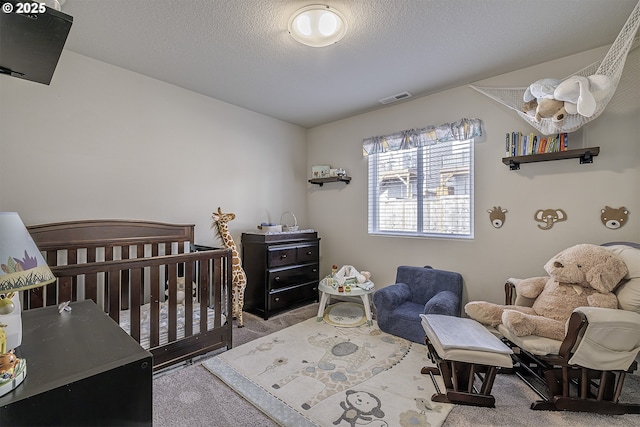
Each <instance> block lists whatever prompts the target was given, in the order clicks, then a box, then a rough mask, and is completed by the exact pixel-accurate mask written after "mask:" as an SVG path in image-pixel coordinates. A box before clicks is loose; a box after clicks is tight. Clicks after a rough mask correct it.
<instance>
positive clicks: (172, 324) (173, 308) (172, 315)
mask: <svg viewBox="0 0 640 427" xmlns="http://www.w3.org/2000/svg"><path fill="white" fill-rule="evenodd" d="M168 270H169V277H168V282H169V300H168V301H167V309H168V312H169V324H168V327H169V331H168V334H169V341H171V342H173V341H175V340H176V339H177V330H178V326H177V309H178V308H177V304H176V302H177V301H176V299H177V298H176V294H177V286H178V284H177V280H176V279H177V277H178V269H177V265H176V264H174V263H171V264H169V265H168Z"/></svg>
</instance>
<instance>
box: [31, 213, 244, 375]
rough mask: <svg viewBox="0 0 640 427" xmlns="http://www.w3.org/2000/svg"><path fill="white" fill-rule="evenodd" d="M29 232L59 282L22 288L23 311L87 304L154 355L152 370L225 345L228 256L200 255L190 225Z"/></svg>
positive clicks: (108, 223) (109, 224) (117, 223)
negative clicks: (69, 303)
mask: <svg viewBox="0 0 640 427" xmlns="http://www.w3.org/2000/svg"><path fill="white" fill-rule="evenodd" d="M27 228H28V229H29V232H30V233H31V236H32V237H33V239H34V241H35V243H36V244H37V245H38V248H39V249H40V250H41V251H42V253H43V255H44V256H45V259H46V261H47V264H49V266H50V267H51V270H52V272H53V274H54V275H55V276H56V278H57V280H56V281H55V282H53V283H51V284H49V285H47V286H44V287H41V288H35V289H31V290H28V291H25V292H24V295H23V306H24V307H23V309H33V308H38V307H44V306H50V305H57V304H61V303H64V302H66V301H77V300H83V299H91V300H93V301H94V302H95V303H96V304H98V306H99V307H101V308H102V309H103V310H104V311H105V313H107V314H108V315H109V316H110V317H111V318H112V319H113V320H114V321H115V322H117V323H118V324H120V326H121V327H123V329H125V330H126V331H127V332H128V333H129V334H130V335H131V337H133V338H134V339H135V340H136V341H138V343H140V345H142V346H143V347H144V348H146V349H148V350H149V351H150V352H151V353H152V354H153V364H154V371H155V370H159V369H162V368H165V367H168V366H170V365H172V364H175V363H178V362H182V361H186V360H189V359H192V358H193V357H195V356H199V355H202V354H205V353H208V352H210V351H213V350H217V349H219V348H223V347H226V348H227V349H230V348H231V346H232V334H231V331H232V329H231V328H232V322H231V251H230V250H228V249H211V248H208V249H209V250H199V249H201V248H199V247H198V246H195V245H194V225H179V224H166V223H160V222H151V221H135V220H84V221H72V222H61V223H52V224H41V225H32V226H29V227H27ZM179 283H184V295H185V297H184V299H183V301H182V302H179V301H178V299H179V296H181V295H182V294H181V293H180V292H179V291H178V288H179ZM189 284H191V286H189ZM190 288H193V289H190ZM191 295H193V297H191Z"/></svg>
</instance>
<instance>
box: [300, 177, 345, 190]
mask: <svg viewBox="0 0 640 427" xmlns="http://www.w3.org/2000/svg"><path fill="white" fill-rule="evenodd" d="M309 182H310V183H312V184H317V185H319V186H320V187H322V186H323V185H324V183H325V182H344V183H345V184H348V183H350V182H351V177H350V176H332V177H329V178H313V179H310V180H309Z"/></svg>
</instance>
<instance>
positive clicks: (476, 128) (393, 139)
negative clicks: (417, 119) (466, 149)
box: [362, 119, 482, 156]
mask: <svg viewBox="0 0 640 427" xmlns="http://www.w3.org/2000/svg"><path fill="white" fill-rule="evenodd" d="M481 135H482V120H480V119H461V120H460V121H459V122H455V123H444V124H441V125H439V126H428V127H426V128H423V129H411V130H404V131H401V132H397V133H394V134H391V135H387V136H373V137H371V138H367V139H365V140H364V141H362V155H363V156H369V155H371V154H378V153H386V152H387V151H398V150H408V149H410V148H416V147H423V146H425V145H430V144H435V143H436V142H446V141H464V140H467V139H471V138H475V137H478V136H481Z"/></svg>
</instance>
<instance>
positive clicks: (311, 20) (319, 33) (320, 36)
mask: <svg viewBox="0 0 640 427" xmlns="http://www.w3.org/2000/svg"><path fill="white" fill-rule="evenodd" d="M346 32H347V20H346V19H345V18H344V15H342V14H341V13H340V12H338V11H337V10H335V9H334V8H332V7H330V6H326V5H319V4H315V5H311V6H307V7H303V8H302V9H300V10H298V11H297V12H296V13H294V14H293V15H292V16H291V18H290V19H289V34H291V37H293V38H294V39H295V40H296V41H298V42H300V43H302V44H305V45H307V46H311V47H324V46H329V45H332V44H334V43H336V42H338V41H339V40H341V39H342V38H343V37H344V35H345V34H346Z"/></svg>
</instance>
